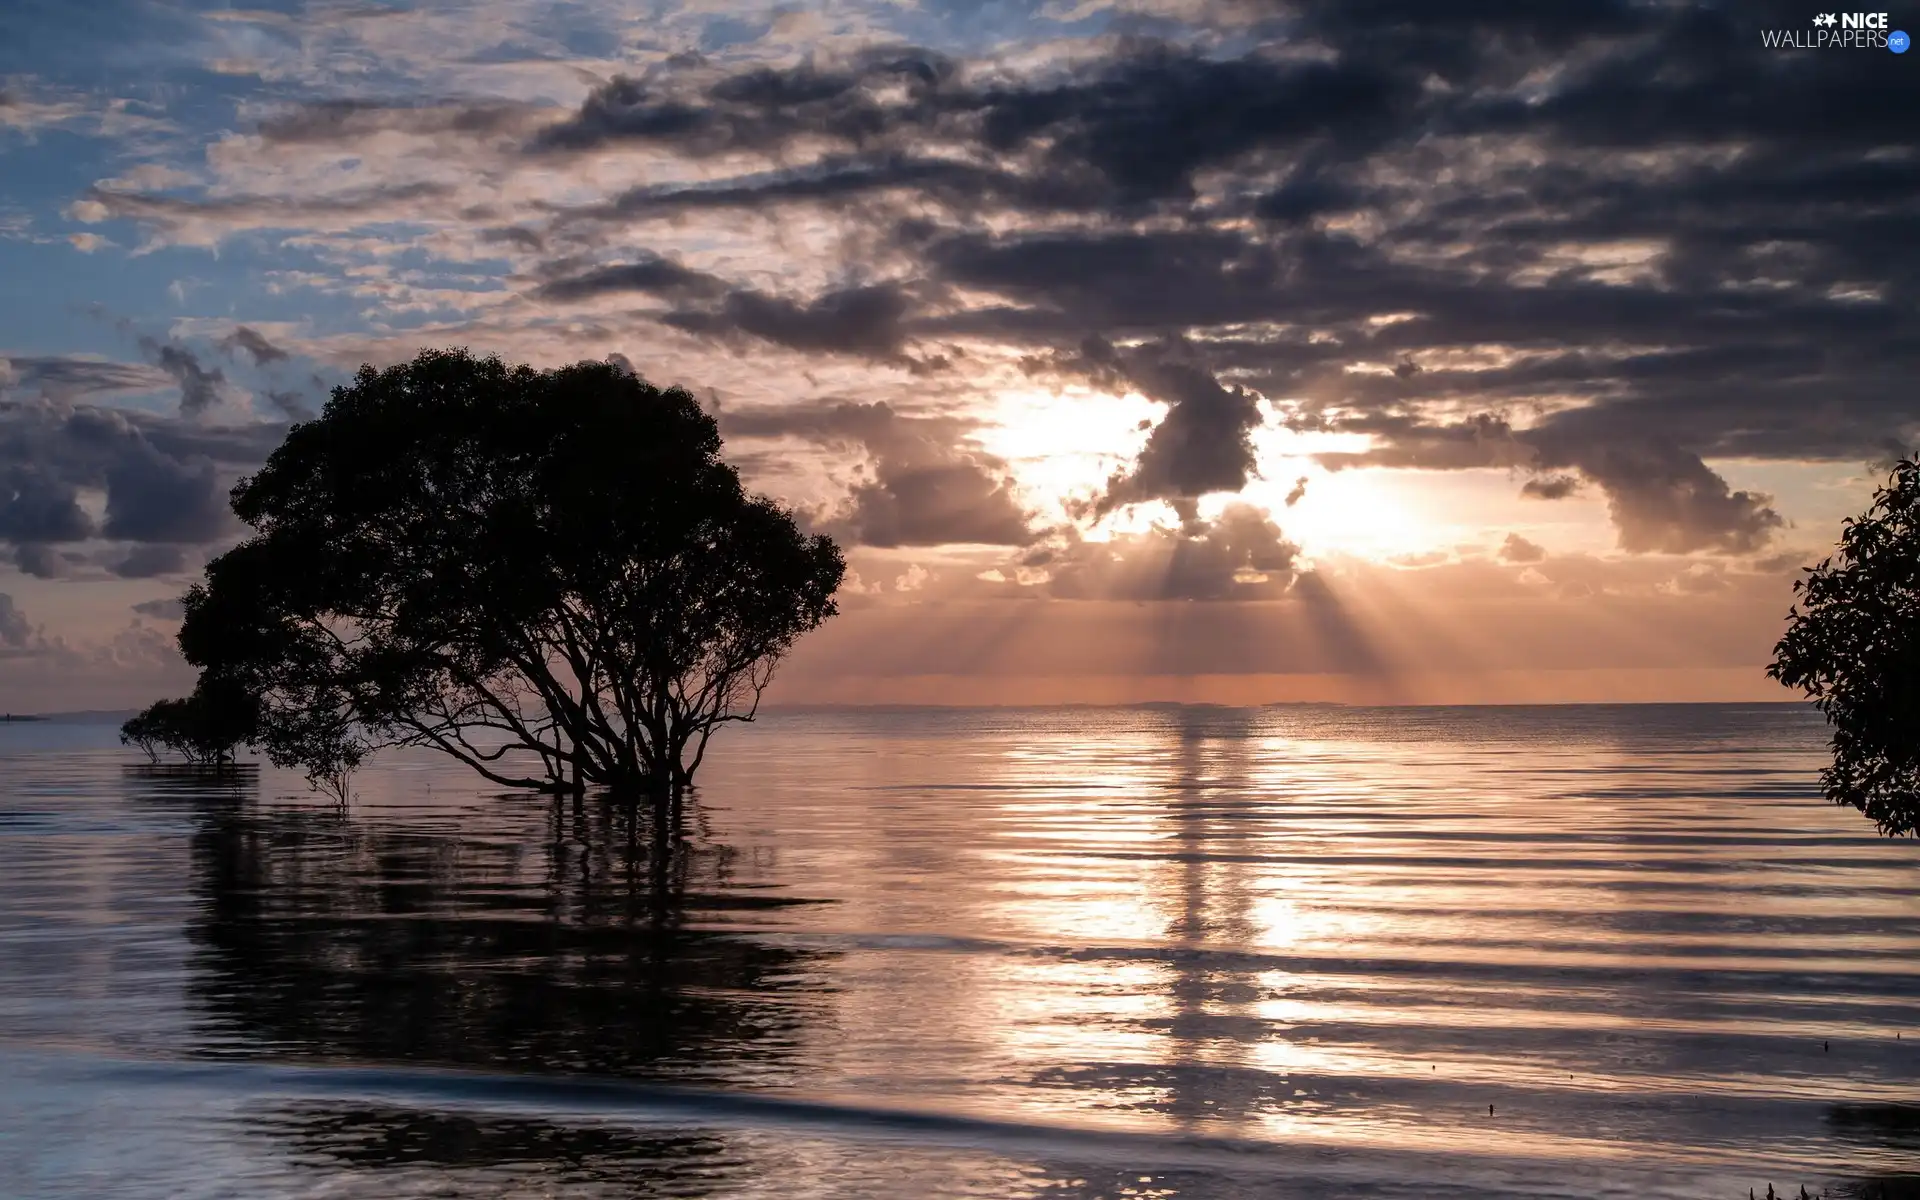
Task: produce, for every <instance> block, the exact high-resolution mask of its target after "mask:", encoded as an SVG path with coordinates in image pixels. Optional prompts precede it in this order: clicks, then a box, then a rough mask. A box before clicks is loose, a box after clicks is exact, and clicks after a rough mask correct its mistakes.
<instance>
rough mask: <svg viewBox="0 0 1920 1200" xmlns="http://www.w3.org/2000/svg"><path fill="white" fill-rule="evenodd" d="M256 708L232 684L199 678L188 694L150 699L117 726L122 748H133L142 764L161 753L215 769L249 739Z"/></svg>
mask: <svg viewBox="0 0 1920 1200" xmlns="http://www.w3.org/2000/svg"><path fill="white" fill-rule="evenodd" d="M258 725H259V709H258V706H257V704H256V703H255V701H254V698H253V697H252V696H251V695H250V694H248V692H247V691H246V689H245V688H243V687H241V686H239V685H238V684H236V683H235V682H234V681H233V680H232V679H229V678H226V677H223V676H219V675H214V674H206V675H202V676H201V678H200V682H199V684H198V685H197V686H196V687H195V688H194V689H193V694H192V695H190V696H187V697H185V698H184V699H179V700H156V701H154V702H153V703H152V704H150V705H148V706H147V707H146V708H144V709H142V710H141V711H140V712H138V713H136V714H134V715H133V716H132V717H130V718H128V719H127V722H126V723H125V724H123V725H122V726H120V742H121V744H122V745H127V746H137V747H138V748H139V749H140V751H141V752H142V753H143V754H145V755H146V756H147V761H148V762H159V761H160V755H161V753H162V752H163V751H170V752H172V753H174V754H178V755H180V756H181V757H182V758H184V759H186V760H187V761H188V762H189V763H192V764H193V765H195V766H199V767H211V768H216V769H217V768H221V767H225V766H227V765H228V764H230V763H231V762H232V761H233V756H234V751H235V750H237V749H238V748H239V746H240V744H241V743H242V742H250V741H252V740H254V737H255V735H256V733H257V732H258Z"/></svg>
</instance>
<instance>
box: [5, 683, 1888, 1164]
mask: <svg viewBox="0 0 1920 1200" xmlns="http://www.w3.org/2000/svg"><path fill="white" fill-rule="evenodd" d="M1822 742H1823V733H1822V730H1821V728H1820V726H1819V724H1818V723H1817V719H1816V718H1813V717H1811V716H1810V715H1809V714H1807V713H1806V712H1804V711H1802V710H1799V709H1796V708H1788V707H1772V706H1754V707H1719V706H1713V707H1707V706H1701V707H1692V706H1688V707H1638V708H1607V707H1598V708H1586V707H1574V708H1551V709H1403V710H1369V709H1321V708H1299V709H1292V708H1287V709H1271V710H1264V711H1256V710H1247V711H1239V710H1219V709H1163V710H1052V711H1028V712H1013V711H1007V712H987V713H980V712H976V713H933V712H889V713H859V714H834V715H821V714H814V715H806V716H798V715H796V716H787V717H781V718H775V719H770V720H765V721H763V722H762V723H761V724H760V725H759V726H758V727H756V728H753V729H751V730H745V731H741V732H740V733H738V734H736V735H734V736H730V737H727V738H726V739H725V741H724V743H716V753H715V755H714V756H712V757H711V758H710V760H709V765H708V766H707V767H706V768H705V778H704V779H703V788H702V794H701V797H700V801H699V803H698V806H697V808H696V810H695V812H694V814H693V817H692V820H691V827H690V829H689V830H688V835H687V838H686V839H685V841H684V842H682V843H679V844H667V845H662V844H661V843H659V842H657V841H656V839H655V837H654V831H653V830H651V829H650V828H648V827H647V824H646V821H645V820H644V818H642V819H640V820H634V819H630V818H629V816H628V815H627V814H625V813H624V812H622V811H618V810H609V809H607V808H605V807H603V806H601V805H599V804H597V803H595V802H593V801H591V800H589V802H588V803H587V804H586V805H584V806H583V807H579V808H576V807H575V806H574V805H573V804H572V803H571V802H570V801H569V802H565V803H562V804H559V805H555V804H554V803H553V802H552V801H551V800H549V799H545V798H540V797H529V796H524V795H504V796H503V795H499V794H496V793H494V792H493V791H491V790H489V789H488V788H487V787H486V786H485V785H476V783H475V782H473V781H472V780H471V779H469V777H467V776H466V775H465V774H464V773H463V772H462V771H461V770H460V769H459V768H458V767H454V766H448V765H443V764H442V763H441V762H439V761H438V760H435V759H431V758H410V757H402V756H395V757H393V758H390V759H387V760H383V761H382V762H381V763H380V764H379V765H378V766H377V767H375V768H373V769H370V770H368V771H366V772H365V773H364V774H363V775H362V776H361V777H360V780H359V792H358V795H357V796H356V798H355V800H354V802H353V803H352V804H351V805H350V806H349V807H347V808H345V809H341V808H337V807H335V806H333V805H332V804H331V803H329V802H327V801H325V800H323V799H321V798H318V797H315V796H312V795H310V794H308V793H307V792H306V791H305V789H304V786H303V785H302V784H301V783H300V781H299V780H298V779H295V778H291V777H288V776H284V775H280V774H277V773H275V772H272V771H271V770H268V771H264V772H260V773H259V774H257V775H250V776H246V777H243V778H242V779H240V780H238V781H234V782H228V783H221V784H215V783H210V782H207V781H202V780H195V779H192V778H189V777H182V776H179V775H177V774H170V773H167V772H155V771H151V770H147V769H143V768H141V767H139V766H137V765H136V757H137V756H134V755H132V754H130V753H129V752H126V751H123V750H121V749H120V748H119V747H118V746H117V745H115V744H114V741H113V729H112V727H111V726H107V725H86V724H44V725H17V724H16V725H11V726H0V1195H7V1196H55V1197H95V1196H190V1197H215V1196H222V1197H225V1196H233V1197H266V1196H299V1197H306V1196H315V1197H319V1196H326V1197H347V1196H353V1197H358V1196H372V1197H382V1198H388V1197H410V1196H566V1197H600V1196H768V1197H774V1196H778V1197H815V1196H817V1197H896V1196H974V1195H977V1196H995V1197H999V1196H1007V1197H1041V1196H1047V1197H1052V1196H1060V1197H1073V1198H1081V1197H1085V1198H1091V1197H1120V1196H1140V1197H1148V1196H1160V1197H1174V1196H1178V1197H1194V1198H1226V1197H1269V1196H1316V1197H1318V1196H1355V1197H1359V1196H1367V1197H1400V1196H1408V1197H1411V1196H1435V1195H1441V1196H1445V1195H1461V1196H1505V1195H1512V1196H1556V1195H1564V1196H1604V1195H1617V1196H1629V1195H1631V1196H1674V1197H1682V1196H1685V1197H1702V1198H1704V1197H1727V1198H1729V1200H1733V1198H1736V1197H1744V1196H1745V1195H1746V1194H1747V1189H1748V1188H1749V1187H1756V1188H1758V1189H1759V1190H1760V1192H1761V1194H1763V1195H1764V1194H1765V1189H1766V1186H1767V1185H1768V1184H1769V1183H1771V1184H1773V1185H1774V1186H1775V1187H1776V1188H1777V1189H1778V1190H1779V1191H1781V1192H1782V1193H1793V1194H1797V1191H1796V1189H1797V1188H1798V1187H1799V1186H1801V1185H1803V1184H1804V1185H1806V1186H1807V1187H1808V1188H1809V1189H1810V1190H1811V1191H1812V1192H1814V1193H1818V1192H1819V1191H1821V1190H1822V1189H1823V1188H1825V1189H1830V1190H1832V1191H1835V1192H1841V1191H1845V1192H1849V1193H1852V1194H1874V1195H1877V1194H1881V1193H1882V1192H1883V1191H1884V1192H1885V1194H1888V1195H1903V1194H1909V1193H1908V1192H1907V1191H1906V1190H1905V1189H1910V1188H1911V1187H1912V1186H1913V1185H1912V1179H1913V1177H1914V1176H1915V1175H1916V1174H1920V1019H1917V1018H1920V1008H1917V1007H1916V1006H1917V1002H1920V893H1917V892H1916V885H1920V846H1916V845H1915V844H1914V843H1912V842H1886V841H1882V840H1879V839H1877V838H1875V837H1873V836H1872V831H1871V828H1870V827H1869V826H1868V825H1867V824H1866V823H1865V822H1864V821H1863V820H1862V819H1861V818H1859V817H1858V815H1857V814H1854V813H1851V812H1847V811H1842V810H1838V809H1834V808H1831V807H1829V806H1827V805H1825V804H1824V803H1822V802H1821V801H1820V800H1819V799H1818V798H1817V797H1816V795H1815V794H1814V791H1813V776H1814V772H1815V771H1816V769H1817V767H1818V764H1819V761H1820V751H1821V746H1822Z"/></svg>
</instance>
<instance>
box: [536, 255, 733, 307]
mask: <svg viewBox="0 0 1920 1200" xmlns="http://www.w3.org/2000/svg"><path fill="white" fill-rule="evenodd" d="M726 290H727V286H726V284H725V283H724V282H723V281H721V280H719V279H716V278H715V277H714V276H712V275H708V274H706V273H704V272H701V271H695V270H692V269H691V268H688V267H684V266H681V265H680V264H679V263H677V262H674V261H672V260H671V259H666V258H660V257H657V256H653V257H647V258H642V259H639V260H637V261H635V262H626V263H611V264H608V265H604V266H597V267H590V268H587V269H585V270H580V271H577V272H575V273H571V274H562V275H558V276H557V277H554V278H550V279H548V280H547V281H546V282H545V283H542V284H541V285H540V287H539V289H538V291H537V292H536V293H535V294H536V295H538V296H540V297H541V298H542V299H544V300H560V301H568V300H585V299H590V298H592V297H595V296H605V295H609V294H613V293H618V292H647V293H650V294H652V295H656V296H675V297H679V296H686V297H700V296H714V295H720V294H722V293H724V292H725V291H726Z"/></svg>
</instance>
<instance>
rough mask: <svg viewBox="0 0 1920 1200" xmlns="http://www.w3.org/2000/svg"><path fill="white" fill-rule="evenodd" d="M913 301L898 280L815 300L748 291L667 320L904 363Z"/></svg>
mask: <svg viewBox="0 0 1920 1200" xmlns="http://www.w3.org/2000/svg"><path fill="white" fill-rule="evenodd" d="M912 303H913V302H912V299H911V297H910V296H909V295H908V293H907V292H906V290H905V289H904V288H903V287H901V286H900V285H898V284H892V283H882V284H870V285H867V286H863V287H851V288H842V289H840V290H838V291H832V292H827V293H825V294H824V295H821V296H818V297H815V298H814V299H812V300H809V301H798V300H791V299H788V298H786V297H784V296H769V295H766V294H764V293H762V292H755V291H744V290H743V291H734V292H729V293H728V294H727V296H726V299H724V300H723V301H721V303H720V304H719V305H718V306H717V307H715V308H708V309H682V310H679V311H676V312H672V313H669V314H667V315H666V316H665V317H663V318H662V320H664V321H665V322H666V323H667V324H668V325H672V326H674V327H675V328H677V329H684V330H686V331H687V332H689V333H698V334H702V335H705V336H709V337H723V338H725V337H737V336H742V335H744V336H747V337H754V338H759V339H761V340H763V341H768V342H772V343H774V344H775V345H778V346H785V347H787V348H788V349H790V350H799V351H802V352H806V353H827V354H850V355H859V356H862V357H867V358H875V359H882V360H889V361H902V360H904V359H905V353H904V347H905V342H906V340H907V330H906V324H905V318H906V316H907V314H908V313H909V312H910V311H911V310H912Z"/></svg>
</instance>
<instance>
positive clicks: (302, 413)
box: [266, 388, 314, 422]
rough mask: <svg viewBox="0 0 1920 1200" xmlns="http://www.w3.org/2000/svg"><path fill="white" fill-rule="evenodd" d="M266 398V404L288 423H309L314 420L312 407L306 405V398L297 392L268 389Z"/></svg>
mask: <svg viewBox="0 0 1920 1200" xmlns="http://www.w3.org/2000/svg"><path fill="white" fill-rule="evenodd" d="M266 397H267V403H268V404H271V405H273V407H274V408H275V409H277V410H279V412H280V414H281V415H282V416H284V417H286V419H287V420H289V421H296V422H298V421H311V420H313V418H314V411H313V406H312V405H311V404H308V403H307V398H306V397H305V396H302V395H301V394H300V393H299V392H288V391H282V390H280V389H278V388H268V389H267V392H266Z"/></svg>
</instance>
